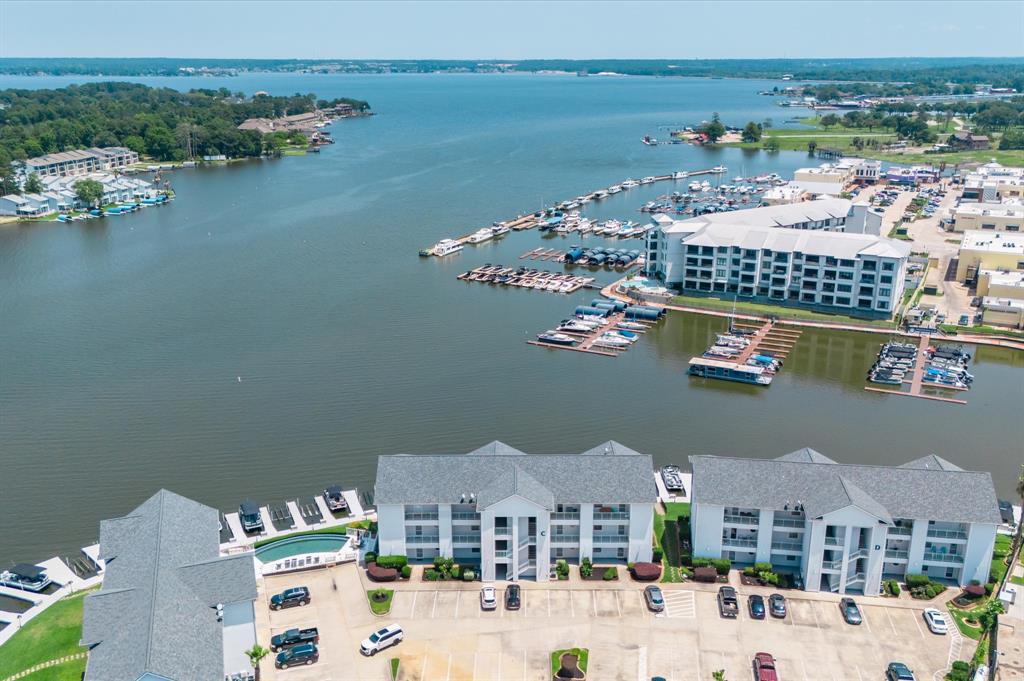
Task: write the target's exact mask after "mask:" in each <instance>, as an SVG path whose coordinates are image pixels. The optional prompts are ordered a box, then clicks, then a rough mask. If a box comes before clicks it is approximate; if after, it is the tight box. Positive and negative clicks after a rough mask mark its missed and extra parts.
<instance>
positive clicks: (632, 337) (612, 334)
mask: <svg viewBox="0 0 1024 681" xmlns="http://www.w3.org/2000/svg"><path fill="white" fill-rule="evenodd" d="M626 334H629V335H626ZM601 337H602V338H605V337H607V338H621V339H623V340H624V341H626V342H627V343H636V342H637V341H638V340H640V336H639V335H638V334H635V333H633V332H632V331H606V332H605V333H603V334H601Z"/></svg>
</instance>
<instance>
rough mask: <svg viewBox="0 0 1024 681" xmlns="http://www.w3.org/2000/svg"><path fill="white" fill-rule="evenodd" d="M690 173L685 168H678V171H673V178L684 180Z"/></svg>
mask: <svg viewBox="0 0 1024 681" xmlns="http://www.w3.org/2000/svg"><path fill="white" fill-rule="evenodd" d="M689 175H690V173H688V172H686V171H685V170H677V171H676V172H674V173H672V179H673V180H682V179H683V178H685V177H689Z"/></svg>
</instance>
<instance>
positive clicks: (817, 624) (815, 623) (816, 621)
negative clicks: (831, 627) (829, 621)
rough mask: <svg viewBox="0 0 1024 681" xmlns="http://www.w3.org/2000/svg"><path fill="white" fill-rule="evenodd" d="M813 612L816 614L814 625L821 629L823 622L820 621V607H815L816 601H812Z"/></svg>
mask: <svg viewBox="0 0 1024 681" xmlns="http://www.w3.org/2000/svg"><path fill="white" fill-rule="evenodd" d="M810 605H811V614H812V615H814V626H816V627H817V628H818V629H821V623H820V622H818V609H817V608H815V607H814V601H811V603H810Z"/></svg>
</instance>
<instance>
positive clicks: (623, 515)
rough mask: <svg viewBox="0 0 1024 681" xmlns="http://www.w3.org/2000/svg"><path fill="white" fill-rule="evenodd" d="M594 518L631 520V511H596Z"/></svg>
mask: <svg viewBox="0 0 1024 681" xmlns="http://www.w3.org/2000/svg"><path fill="white" fill-rule="evenodd" d="M594 520H629V511H613V512H610V513H606V512H602V513H596V512H595V513H594Z"/></svg>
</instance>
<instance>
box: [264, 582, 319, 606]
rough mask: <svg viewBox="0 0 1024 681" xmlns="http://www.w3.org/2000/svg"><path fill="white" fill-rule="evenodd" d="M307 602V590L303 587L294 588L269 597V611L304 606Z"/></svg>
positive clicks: (308, 599)
mask: <svg viewBox="0 0 1024 681" xmlns="http://www.w3.org/2000/svg"><path fill="white" fill-rule="evenodd" d="M309 601H310V598H309V589H307V588H306V587H304V586H296V587H294V588H291V589H285V590H284V591H282V592H281V593H279V594H274V595H273V596H271V597H270V609H271V610H280V609H281V608H291V607H294V606H296V605H306V604H307V603H309Z"/></svg>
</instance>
